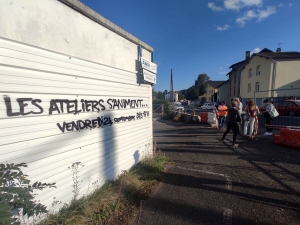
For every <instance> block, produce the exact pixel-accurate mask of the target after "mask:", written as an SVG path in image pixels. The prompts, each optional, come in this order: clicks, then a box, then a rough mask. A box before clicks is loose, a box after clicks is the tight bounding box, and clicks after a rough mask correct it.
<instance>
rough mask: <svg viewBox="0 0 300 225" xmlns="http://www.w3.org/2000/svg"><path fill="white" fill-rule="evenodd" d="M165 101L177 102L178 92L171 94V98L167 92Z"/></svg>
mask: <svg viewBox="0 0 300 225" xmlns="http://www.w3.org/2000/svg"><path fill="white" fill-rule="evenodd" d="M165 100H168V101H172V102H178V92H176V91H175V92H173V97H172V94H170V92H168V93H167V94H165Z"/></svg>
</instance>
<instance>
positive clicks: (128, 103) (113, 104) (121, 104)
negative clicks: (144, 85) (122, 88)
mask: <svg viewBox="0 0 300 225" xmlns="http://www.w3.org/2000/svg"><path fill="white" fill-rule="evenodd" d="M142 101H143V100H142V99H138V100H130V99H127V100H126V99H121V100H120V99H111V98H110V99H108V100H107V103H108V104H109V105H110V107H109V108H110V109H115V108H118V109H120V108H121V109H126V107H128V108H131V109H132V108H138V107H142Z"/></svg>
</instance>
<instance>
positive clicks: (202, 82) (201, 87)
mask: <svg viewBox="0 0 300 225" xmlns="http://www.w3.org/2000/svg"><path fill="white" fill-rule="evenodd" d="M209 80H210V77H209V76H208V75H207V74H206V73H201V74H199V75H198V77H197V79H196V80H195V87H196V89H197V90H198V94H199V95H204V94H205V92H206V85H207V83H208V81H209Z"/></svg>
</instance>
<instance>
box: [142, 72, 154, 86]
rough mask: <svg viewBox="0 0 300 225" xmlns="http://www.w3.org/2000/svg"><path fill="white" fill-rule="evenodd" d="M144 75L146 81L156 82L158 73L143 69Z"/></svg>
mask: <svg viewBox="0 0 300 225" xmlns="http://www.w3.org/2000/svg"><path fill="white" fill-rule="evenodd" d="M143 76H144V80H145V81H148V82H150V83H153V84H156V74H154V73H150V72H149V71H147V70H145V69H143Z"/></svg>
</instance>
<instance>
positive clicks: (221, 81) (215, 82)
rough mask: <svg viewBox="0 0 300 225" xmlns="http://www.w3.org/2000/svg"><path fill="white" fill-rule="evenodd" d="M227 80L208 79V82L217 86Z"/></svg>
mask: <svg viewBox="0 0 300 225" xmlns="http://www.w3.org/2000/svg"><path fill="white" fill-rule="evenodd" d="M226 81H227V80H219V81H212V80H210V81H208V83H209V84H210V86H212V87H214V88H217V87H219V86H221V84H223V83H224V82H226Z"/></svg>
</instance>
